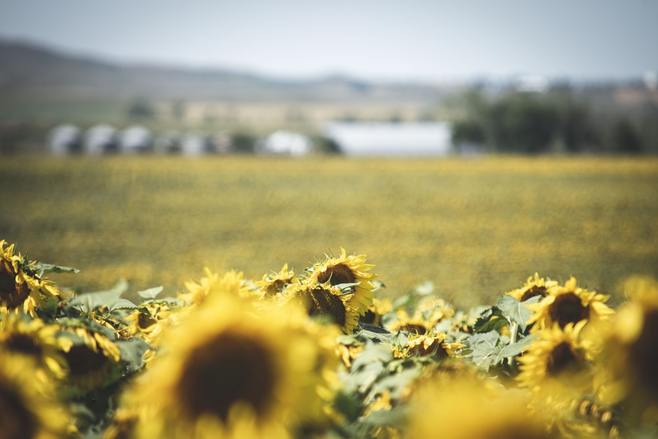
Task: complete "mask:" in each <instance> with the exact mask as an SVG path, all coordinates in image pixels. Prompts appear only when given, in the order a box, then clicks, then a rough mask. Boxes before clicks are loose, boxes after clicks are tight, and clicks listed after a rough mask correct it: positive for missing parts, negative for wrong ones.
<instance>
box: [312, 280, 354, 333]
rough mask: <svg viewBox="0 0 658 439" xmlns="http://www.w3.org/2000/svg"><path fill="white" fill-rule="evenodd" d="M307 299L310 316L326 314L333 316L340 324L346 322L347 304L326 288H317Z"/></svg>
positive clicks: (334, 320)
mask: <svg viewBox="0 0 658 439" xmlns="http://www.w3.org/2000/svg"><path fill="white" fill-rule="evenodd" d="M309 295H310V300H307V311H308V315H309V316H316V315H325V316H329V317H331V319H332V321H333V322H334V323H336V324H338V325H341V326H343V325H344V324H345V314H346V313H345V304H344V303H343V301H342V300H340V297H338V296H336V295H334V294H331V293H330V292H329V291H327V290H325V289H324V288H315V289H313V290H312V291H311V292H310V293H309Z"/></svg>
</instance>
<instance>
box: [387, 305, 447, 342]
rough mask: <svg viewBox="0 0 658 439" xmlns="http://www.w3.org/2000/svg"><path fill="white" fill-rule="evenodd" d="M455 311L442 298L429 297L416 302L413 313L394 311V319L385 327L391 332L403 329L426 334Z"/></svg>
mask: <svg viewBox="0 0 658 439" xmlns="http://www.w3.org/2000/svg"><path fill="white" fill-rule="evenodd" d="M454 314H455V311H454V309H452V307H451V306H449V305H448V304H447V303H446V302H445V301H444V300H442V299H438V298H435V297H429V298H426V299H424V300H422V301H421V302H419V303H418V305H417V306H416V309H415V310H414V313H413V314H412V315H409V313H408V312H407V311H406V310H404V309H401V310H398V311H397V312H396V319H395V320H393V321H391V322H389V323H388V324H387V325H386V328H387V329H388V330H389V331H391V332H398V331H404V332H408V333H410V334H420V335H423V334H426V333H428V332H430V331H431V330H432V328H434V327H435V326H436V325H437V324H438V323H439V322H441V321H442V320H443V319H446V318H450V317H452V316H454Z"/></svg>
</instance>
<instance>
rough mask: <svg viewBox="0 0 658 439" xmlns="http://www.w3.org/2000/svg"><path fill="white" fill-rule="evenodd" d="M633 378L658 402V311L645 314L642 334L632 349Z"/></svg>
mask: <svg viewBox="0 0 658 439" xmlns="http://www.w3.org/2000/svg"><path fill="white" fill-rule="evenodd" d="M630 366H631V367H632V368H633V369H634V373H633V376H634V378H635V380H636V381H637V382H638V383H641V385H642V387H643V388H645V389H646V390H647V391H648V392H650V394H651V395H652V397H653V399H654V401H658V373H656V371H658V310H651V311H648V312H646V313H645V314H644V324H643V326H642V332H641V333H640V336H639V337H638V338H637V340H636V341H635V343H633V344H632V345H631V347H630Z"/></svg>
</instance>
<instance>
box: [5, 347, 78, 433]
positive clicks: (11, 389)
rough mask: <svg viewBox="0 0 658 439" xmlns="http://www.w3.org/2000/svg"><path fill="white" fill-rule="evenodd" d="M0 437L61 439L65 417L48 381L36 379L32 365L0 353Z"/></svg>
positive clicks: (65, 428)
mask: <svg viewBox="0 0 658 439" xmlns="http://www.w3.org/2000/svg"><path fill="white" fill-rule="evenodd" d="M0 357H1V358H2V361H0V436H1V437H2V438H3V439H55V438H61V437H64V435H65V433H66V432H67V430H68V428H69V426H68V425H67V423H66V420H67V419H68V416H67V414H66V412H65V411H64V410H63V409H62V408H61V407H60V406H59V405H58V404H57V402H56V400H55V398H54V389H53V388H52V386H51V385H50V383H49V382H48V381H41V380H35V379H34V375H33V374H32V371H33V370H34V367H35V365H34V363H33V362H32V361H30V360H29V359H27V358H24V357H16V356H14V355H12V354H10V353H7V352H0Z"/></svg>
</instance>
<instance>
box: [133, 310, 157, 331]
mask: <svg viewBox="0 0 658 439" xmlns="http://www.w3.org/2000/svg"><path fill="white" fill-rule="evenodd" d="M156 323H157V320H155V319H154V318H153V317H151V315H150V314H149V313H148V312H140V313H139V314H138V316H137V325H138V326H139V327H140V329H146V328H149V327H151V326H153V325H155V324H156Z"/></svg>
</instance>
